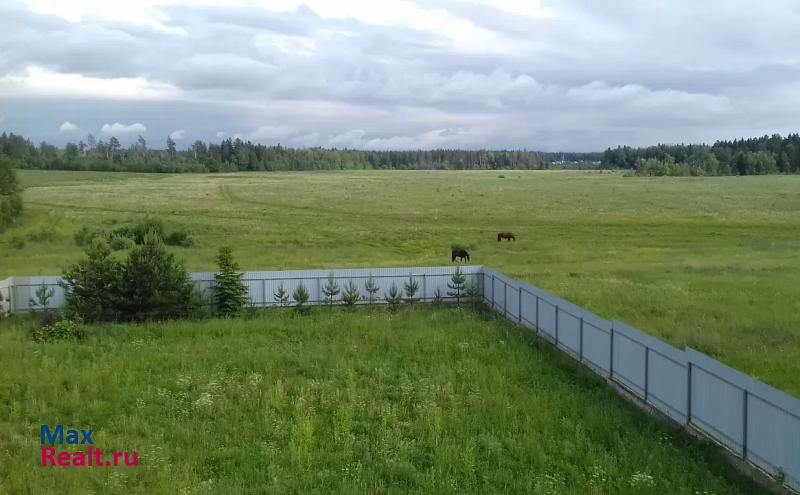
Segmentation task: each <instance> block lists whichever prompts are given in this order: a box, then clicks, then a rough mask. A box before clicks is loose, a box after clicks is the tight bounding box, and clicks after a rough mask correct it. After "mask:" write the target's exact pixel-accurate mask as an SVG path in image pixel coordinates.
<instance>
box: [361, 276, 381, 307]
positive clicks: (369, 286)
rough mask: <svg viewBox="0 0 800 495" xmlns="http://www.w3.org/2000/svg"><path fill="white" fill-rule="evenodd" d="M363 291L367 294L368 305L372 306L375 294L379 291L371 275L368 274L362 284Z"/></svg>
mask: <svg viewBox="0 0 800 495" xmlns="http://www.w3.org/2000/svg"><path fill="white" fill-rule="evenodd" d="M364 289H365V290H366V291H367V294H369V295H368V296H367V300H368V301H369V303H370V304H373V303H374V302H375V294H377V293H378V291H379V290H380V289H379V288H378V284H376V283H375V279H373V278H372V274H371V273H370V274H369V278H368V279H367V281H366V282H365V283H364Z"/></svg>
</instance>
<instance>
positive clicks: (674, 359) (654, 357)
mask: <svg viewBox="0 0 800 495" xmlns="http://www.w3.org/2000/svg"><path fill="white" fill-rule="evenodd" d="M613 324H614V331H615V332H617V331H619V332H621V333H623V334H624V335H625V336H626V337H627V338H629V339H631V340H635V341H636V342H638V343H639V344H641V345H642V346H644V347H645V349H646V351H645V352H646V353H647V356H646V359H645V361H646V363H647V372H646V374H645V375H646V378H647V386H646V387H645V388H646V391H647V397H646V399H647V402H649V403H650V404H652V405H653V406H655V407H657V408H658V409H659V410H660V411H661V412H663V413H664V414H667V415H668V416H670V417H672V418H673V419H674V420H676V421H678V422H681V423H685V422H686V414H687V413H686V408H687V394H688V393H689V391H688V383H689V382H688V368H689V365H688V358H687V357H686V353H685V352H684V351H682V350H680V349H677V348H675V347H673V346H671V345H669V344H667V343H665V342H663V341H661V340H659V339H657V338H655V337H653V336H652V335H648V334H646V333H644V332H642V331H641V330H638V329H636V328H634V327H631V326H630V325H627V324H625V323H623V322H621V321H617V320H614V322H613Z"/></svg>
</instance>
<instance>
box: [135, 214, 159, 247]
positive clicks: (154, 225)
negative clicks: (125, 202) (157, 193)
mask: <svg viewBox="0 0 800 495" xmlns="http://www.w3.org/2000/svg"><path fill="white" fill-rule="evenodd" d="M149 233H153V234H155V235H157V236H158V237H160V238H161V239H163V238H164V222H162V221H161V220H159V219H157V218H152V217H145V219H144V220H142V221H140V222H139V223H137V224H136V225H134V226H133V229H131V234H132V236H133V240H134V242H136V244H144V241H145V237H147V234H149Z"/></svg>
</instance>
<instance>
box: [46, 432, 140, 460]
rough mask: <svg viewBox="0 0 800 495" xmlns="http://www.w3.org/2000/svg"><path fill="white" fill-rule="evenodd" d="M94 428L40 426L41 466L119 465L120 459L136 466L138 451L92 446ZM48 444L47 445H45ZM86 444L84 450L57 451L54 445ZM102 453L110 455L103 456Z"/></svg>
mask: <svg viewBox="0 0 800 495" xmlns="http://www.w3.org/2000/svg"><path fill="white" fill-rule="evenodd" d="M93 434H94V430H83V429H81V430H73V429H65V428H64V425H56V427H55V428H53V429H50V427H49V426H47V425H42V427H41V433H40V437H41V441H42V466H62V467H66V466H86V467H91V466H94V467H101V466H119V465H121V464H120V460H121V461H122V462H123V463H124V465H125V466H136V465H138V464H139V453H138V452H132V453H131V452H119V451H113V452H108V453H106V452H103V451H102V450H100V449H98V448H96V447H95V446H94V440H93V439H92V435H93ZM47 444H49V445H47ZM65 444H66V445H86V446H87V448H86V451H82V450H78V451H74V452H67V451H60V452H59V451H58V450H56V448H55V447H54V446H55V445H60V446H64V445H65ZM104 455H109V456H111V457H110V458H105V459H104V458H103V456H104Z"/></svg>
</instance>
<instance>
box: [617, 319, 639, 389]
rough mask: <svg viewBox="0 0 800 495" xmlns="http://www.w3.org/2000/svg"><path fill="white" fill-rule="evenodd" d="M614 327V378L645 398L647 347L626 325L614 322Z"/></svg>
mask: <svg viewBox="0 0 800 495" xmlns="http://www.w3.org/2000/svg"><path fill="white" fill-rule="evenodd" d="M612 327H613V329H614V334H613V337H614V339H613V343H612V345H613V346H614V356H613V359H614V367H613V376H612V378H613V379H614V380H617V381H618V382H619V383H621V384H622V385H624V386H626V387H627V388H628V389H630V390H631V391H632V392H634V393H635V394H637V395H639V396H640V397H642V398H643V397H644V388H645V373H646V372H645V360H646V359H647V357H646V354H647V351H646V349H647V346H645V345H643V344H641V343H639V342H638V341H637V340H636V335H635V334H634V333H633V332H630V331H629V328H628V327H627V326H626V325H622V326H620V325H619V322H617V321H614V322H612Z"/></svg>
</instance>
